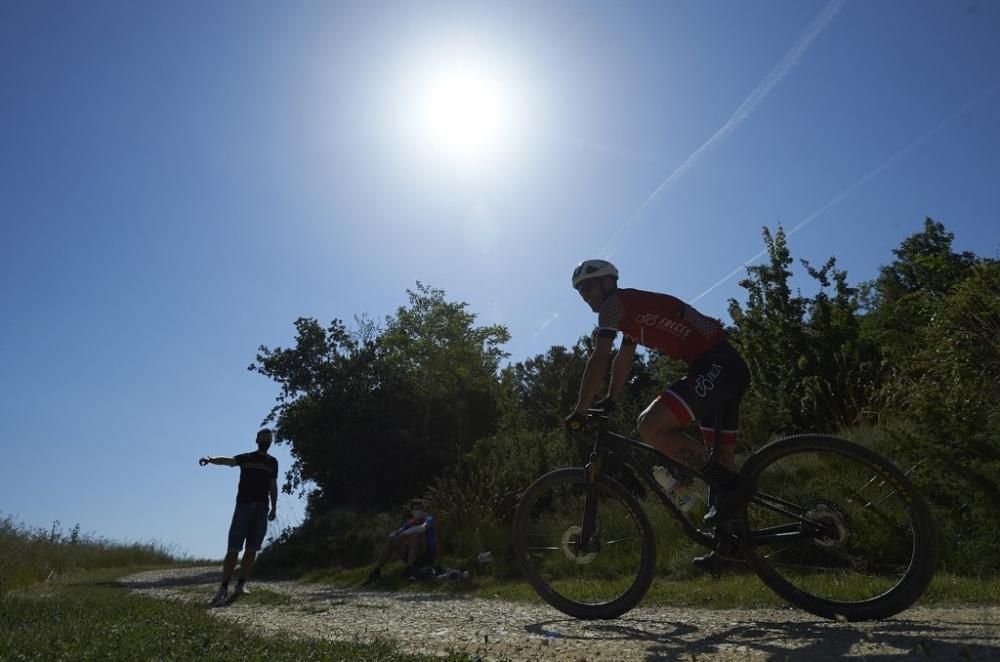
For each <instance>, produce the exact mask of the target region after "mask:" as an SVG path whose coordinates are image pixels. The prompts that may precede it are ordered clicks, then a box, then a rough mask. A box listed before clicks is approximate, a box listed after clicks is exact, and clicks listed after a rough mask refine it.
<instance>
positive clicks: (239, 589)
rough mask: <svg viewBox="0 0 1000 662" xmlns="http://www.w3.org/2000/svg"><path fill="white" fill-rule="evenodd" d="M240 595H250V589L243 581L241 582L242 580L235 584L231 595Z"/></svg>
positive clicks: (235, 596) (236, 596)
mask: <svg viewBox="0 0 1000 662" xmlns="http://www.w3.org/2000/svg"><path fill="white" fill-rule="evenodd" d="M241 595H250V589H248V588H247V585H246V584H245V583H243V582H240V583H239V584H237V585H236V590H235V591H233V597H234V598H238V597H240V596H241Z"/></svg>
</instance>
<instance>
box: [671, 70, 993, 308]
mask: <svg viewBox="0 0 1000 662" xmlns="http://www.w3.org/2000/svg"><path fill="white" fill-rule="evenodd" d="M998 89H1000V81H997V82H996V83H994V84H993V85H991V86H989V87H988V88H986V90H985V91H984V92H982V93H980V94H979V95H978V96H976V97H975V98H974V99H973V100H972V101H969V102H967V103H966V104H965V105H964V106H962V107H960V108H959V109H958V110H956V111H955V112H953V113H952V114H951V115H949V116H948V117H946V118H944V119H943V120H941V121H940V122H938V123H937V125H935V126H933V127H931V128H930V129H929V130H927V131H925V132H924V133H923V134H921V135H920V136H918V137H917V139H916V140H914V141H913V142H911V143H910V144H908V145H907V146H906V147H904V148H902V149H901V150H899V151H898V152H896V153H895V154H893V155H892V156H890V157H889V158H888V159H886V160H885V162H883V163H882V164H881V165H880V166H878V167H877V168H875V169H874V170H872V171H871V172H869V173H868V174H866V175H865V176H864V177H862V178H861V179H859V180H858V181H856V182H854V183H853V184H851V185H850V186H848V187H847V188H846V189H845V190H844V191H843V192H841V193H839V194H838V195H836V196H834V197H833V198H832V199H831V200H830V201H829V202H827V203H826V204H825V205H823V206H822V207H820V208H819V209H817V210H816V211H814V212H813V213H811V214H809V215H808V216H806V217H805V218H804V219H802V220H801V221H799V222H798V224H796V225H795V227H793V228H792V229H791V230H789V231H788V232H786V233H785V236H789V237H790V236H791V235H793V234H795V233H796V232H798V231H799V230H801V229H802V228H804V227H805V226H807V225H809V224H810V223H812V222H813V221H814V220H816V219H817V218H819V217H820V216H821V215H822V214H823V213H825V212H826V211H827V210H828V209H830V207H833V206H834V205H835V204H837V203H838V202H840V201H841V200H843V199H844V198H846V197H847V196H849V195H850V194H851V193H854V191H856V190H857V189H858V188H860V187H862V186H864V185H865V184H867V183H868V182H869V181H871V180H872V179H873V178H874V177H875V176H877V175H878V174H880V173H881V172H882V171H883V170H885V169H887V168H888V167H889V166H891V165H892V164H893V163H895V162H896V161H898V160H899V159H901V158H903V157H904V156H905V155H906V154H908V153H909V152H911V151H912V150H914V149H916V148H917V147H919V146H920V145H921V144H922V143H923V142H924V141H926V140H927V139H928V138H930V137H931V136H933V135H934V134H935V133H937V132H938V131H940V130H941V129H943V128H944V127H946V126H948V125H949V124H951V123H952V122H954V121H955V120H957V119H958V118H959V117H961V116H962V115H964V114H965V113H967V112H969V110H971V109H972V107H973V106H975V105H977V104H978V103H979V102H981V101H983V100H984V99H985V98H986V97H988V96H990V95H991V94H993V93H994V92H996V91H997V90H998ZM766 253H767V249H764V250H762V251H760V252H759V253H757V254H756V255H754V256H753V257H751V258H750V259H749V260H747V261H746V262H744V263H743V264H741V265H740V266H738V267H736V268H735V269H733V270H732V271H730V272H729V273H728V274H726V275H725V276H724V277H723V278H721V279H720V280H719V281H718V282H717V283H715V284H714V285H712V286H711V287H710V288H708V289H707V290H705V291H704V292H702V293H701V294H699V295H698V296H696V297H695V298H693V299H691V303H694V302H696V301H698V300H699V299H701V298H702V297H703V296H705V295H706V294H708V293H709V292H711V291H712V290H714V289H715V288H717V287H719V286H720V285H722V284H723V283H725V282H726V281H727V280H729V279H730V278H732V277H733V276H735V275H736V274H738V273H739V272H740V271H742V270H743V269H745V268H746V267H748V266H750V265H751V264H753V263H754V262H756V261H757V260H759V259H760V258H762V257H763V256H764V255H765V254H766Z"/></svg>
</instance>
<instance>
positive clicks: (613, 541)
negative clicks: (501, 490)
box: [513, 409, 936, 621]
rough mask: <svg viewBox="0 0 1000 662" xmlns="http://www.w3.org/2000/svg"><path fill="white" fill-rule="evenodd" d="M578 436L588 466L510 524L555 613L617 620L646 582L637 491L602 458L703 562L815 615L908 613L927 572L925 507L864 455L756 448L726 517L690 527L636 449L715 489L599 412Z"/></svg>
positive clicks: (555, 483) (572, 471) (800, 443)
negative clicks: (752, 579)
mask: <svg viewBox="0 0 1000 662" xmlns="http://www.w3.org/2000/svg"><path fill="white" fill-rule="evenodd" d="M585 430H587V431H592V432H593V433H594V445H593V450H592V451H591V454H590V460H589V462H588V463H587V465H586V466H584V467H569V468H563V469H557V470H555V471H552V472H550V473H547V474H545V475H544V476H542V477H540V478H539V479H538V480H536V481H535V482H534V483H532V484H531V486H530V487H528V489H527V490H526V491H525V492H524V493H523V494H522V496H521V499H520V502H519V504H518V507H517V511H516V513H515V516H514V525H513V526H514V529H513V542H514V551H515V554H516V556H517V561H518V564H519V566H520V567H521V570H522V571H523V572H524V574H525V576H526V577H527V579H528V581H529V582H530V584H531V586H532V587H533V588H534V589H535V591H537V592H538V594H539V595H540V596H541V597H542V598H543V599H544V600H545V601H546V602H548V603H549V604H550V605H552V606H553V607H555V608H556V609H558V610H559V611H562V612H563V613H565V614H568V615H570V616H573V617H576V618H581V619H595V618H604V619H608V618H616V617H618V616H620V615H622V614H624V613H625V612H627V611H628V610H629V609H631V608H632V607H634V606H635V605H637V604H638V603H639V601H641V600H642V598H643V596H644V595H645V594H646V591H647V590H648V589H649V587H650V584H651V583H652V580H653V574H654V566H655V559H656V547H655V543H656V540H655V538H656V535H655V534H654V531H653V527H652V525H651V524H650V520H649V517H648V515H647V514H646V512H645V510H644V509H643V507H642V505H641V503H640V500H639V497H637V493H639V494H640V495H641V493H642V490H637V489H635V486H633V487H632V489H628V488H626V487H625V484H623V482H621V481H619V480H616V479H614V478H612V477H611V476H610V475H608V472H607V471H606V467H607V466H609V458H610V457H611V456H614V457H615V458H617V459H618V460H620V461H621V463H622V464H624V465H627V466H628V467H631V469H632V470H633V471H634V475H635V477H636V478H637V479H638V483H641V484H642V485H644V486H645V491H646V492H647V493H649V494H652V495H653V496H655V497H656V499H655V501H658V502H660V503H662V505H663V506H664V507H666V508H667V509H668V510H669V511H670V513H671V514H672V516H673V517H674V518H676V519H677V520H678V521H679V522H680V529H681V530H682V531H683V533H684V535H686V536H687V537H688V538H689V539H691V540H693V541H694V542H696V543H698V544H699V545H701V546H703V547H705V548H707V549H709V550H713V551H714V552H715V556H714V557H713V558H715V559H719V558H725V559H742V560H743V561H745V562H746V564H747V565H749V567H750V568H751V569H753V571H754V572H755V573H756V574H757V575H758V576H759V577H760V579H761V580H763V582H764V583H765V584H766V585H767V586H768V587H769V588H771V590H773V591H774V592H775V593H777V594H778V595H779V596H781V597H782V598H784V599H785V600H787V601H788V602H790V603H791V604H793V605H795V606H797V607H799V608H801V609H804V610H806V611H808V612H811V613H813V614H816V615H817V616H821V617H824V618H831V619H846V620H849V621H861V620H873V619H880V618H887V617H889V616H892V615H894V614H897V613H899V612H900V611H902V610H904V609H906V608H907V607H909V606H910V605H912V604H913V603H914V602H916V600H917V599H918V598H919V597H920V596H921V594H922V593H923V592H924V590H925V589H926V588H927V586H928V584H929V583H930V581H931V577H932V576H933V574H934V568H935V563H936V550H935V538H934V528H933V524H932V520H931V515H930V511H929V509H928V507H927V505H926V503H925V501H924V500H923V498H922V497H921V496H920V494H919V492H918V491H917V489H916V488H915V487H914V486H913V484H912V482H911V481H910V479H909V478H908V477H907V476H906V475H905V474H904V473H903V472H902V471H900V470H899V469H898V468H897V467H896V466H895V465H893V464H892V463H891V462H889V461H888V460H886V459H884V458H882V457H881V456H879V455H878V454H876V453H875V452H873V451H871V450H869V449H867V448H865V447H863V446H860V445H858V444H855V443H852V442H849V441H846V440H844V439H839V438H837V437H831V436H825V435H818V434H804V435H796V436H790V437H785V438H783V439H778V440H776V441H774V442H772V443H770V444H768V445H767V446H764V447H763V448H761V449H760V450H758V451H757V452H755V453H753V455H751V456H750V457H749V458H748V459H747V461H746V462H745V463H744V464H743V467H742V468H741V470H740V474H741V476H742V477H743V478H744V479H745V480H748V481H751V482H752V484H753V485H754V488H755V489H754V493H753V494H752V496H751V497H750V498H749V499H748V500H747V501H746V502H745V503H744V504H742V505H741V506H740V508H739V509H738V514H737V516H736V517H735V518H734V519H733V520H731V521H730V522H727V523H725V524H720V525H719V526H717V527H715V528H714V529H710V530H701V529H699V526H698V523H696V522H695V520H694V518H693V517H690V516H688V515H687V514H686V513H685V512H684V511H683V510H682V509H681V508H680V507H678V506H677V505H676V504H675V503H674V501H673V500H672V499H671V498H670V497H669V496H668V494H667V493H666V492H665V490H664V489H663V487H661V485H660V484H659V483H658V482H657V481H656V480H655V479H654V477H653V474H652V473H651V471H650V468H649V462H648V461H645V462H644V461H642V460H640V459H639V457H637V452H641V453H643V454H649V453H651V454H653V455H654V457H655V463H658V464H660V465H662V466H664V467H667V468H668V469H669V470H670V472H671V473H673V474H674V475H675V476H683V475H687V476H689V477H690V479H693V480H694V481H696V483H697V484H700V485H702V487H704V486H706V485H707V486H708V488H709V489H710V490H716V489H717V487H716V486H715V485H712V484H711V483H710V482H709V481H707V479H706V478H705V477H704V476H703V475H702V474H701V473H699V472H697V471H692V470H690V469H687V468H685V467H683V466H681V465H679V464H678V463H676V462H674V461H673V460H671V459H670V458H669V457H667V456H665V455H663V454H662V453H659V452H658V451H657V450H656V449H655V448H653V447H652V446H650V445H648V444H645V443H644V442H642V441H640V440H638V439H632V438H630V437H626V436H623V435H620V434H617V433H615V432H611V431H609V430H608V417H607V416H606V415H605V414H604V412H603V411H601V410H593V409H592V410H590V412H588V415H587V422H586V424H585ZM716 438H718V437H716ZM715 461H716V459H715V452H714V451H713V452H712V454H711V460H710V462H715ZM625 482H631V481H625ZM655 501H654V503H655ZM699 523H700V520H699ZM716 573H717V570H713V574H716Z"/></svg>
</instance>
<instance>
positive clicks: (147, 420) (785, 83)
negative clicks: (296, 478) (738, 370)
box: [0, 0, 1000, 557]
mask: <svg viewBox="0 0 1000 662" xmlns="http://www.w3.org/2000/svg"><path fill="white" fill-rule="evenodd" d="M998 34H1000V4H998V3H996V2H976V1H974V0H969V1H964V2H933V1H930V0H915V1H913V2H903V1H902V0H900V1H892V2H888V1H887V2H859V1H847V2H840V1H839V0H834V1H833V2H830V1H828V0H823V1H809V0H795V1H792V0H787V1H774V0H770V1H766V2H764V1H754V2H735V1H732V2H728V1H727V2H722V1H715V2H623V3H607V2H552V3H542V2H523V3H521V2H509V3H469V2H456V3H441V2H420V3H417V2H407V3H395V2H379V3H368V2H286V3H274V2H180V3H154V2H146V3H136V2H105V1H97V2H48V1H37V0H31V1H26V0H7V1H5V2H4V3H2V4H0V223H2V228H3V246H4V248H5V249H6V250H5V251H4V259H3V260H2V261H0V297H2V311H3V313H2V324H0V365H2V373H0V375H2V376H0V436H2V438H3V447H4V453H3V461H2V463H0V471H2V475H0V513H2V514H3V515H9V516H12V517H14V518H15V519H17V520H19V521H21V522H24V523H26V524H29V525H33V526H41V527H48V526H49V525H50V524H51V522H52V521H53V520H59V521H60V522H62V524H63V526H64V527H65V528H69V527H71V526H72V525H73V524H75V523H79V524H80V526H81V528H82V529H83V530H84V531H86V532H89V533H92V534H95V535H100V536H106V537H110V538H113V539H118V540H128V541H134V540H139V541H148V540H156V541H159V542H161V543H163V544H165V545H168V546H170V547H172V548H173V549H174V550H175V551H177V552H178V553H182V554H190V555H195V556H202V557H219V556H221V555H222V553H223V552H224V545H225V533H226V527H227V526H228V522H229V517H230V514H231V510H232V503H233V500H234V495H235V489H236V482H237V473H236V471H235V470H231V469H227V468H221V467H207V468H200V467H198V465H197V462H196V461H197V458H198V457H199V456H200V455H203V454H216V455H232V454H235V453H237V452H242V451H246V450H249V449H251V448H252V447H253V437H254V433H255V432H256V429H257V426H258V424H259V422H260V420H261V419H262V417H263V416H264V415H265V414H266V413H267V411H268V410H269V409H270V407H271V405H272V404H273V402H274V398H275V396H276V395H277V388H276V386H275V385H274V384H272V383H270V382H268V381H266V380H265V379H264V378H262V377H260V376H259V375H255V374H252V373H249V372H248V371H247V370H246V368H247V366H248V365H249V364H250V363H251V362H252V361H253V360H254V357H255V353H256V349H257V347H258V346H259V345H261V344H265V345H269V346H272V347H274V346H278V345H285V346H287V345H288V344H290V343H291V342H292V340H293V331H294V329H293V327H292V322H293V320H295V319H296V318H297V317H299V316H309V317H316V318H318V319H320V320H321V321H324V322H325V321H329V320H330V319H332V318H335V317H336V318H341V319H345V320H351V319H352V317H353V316H354V315H359V314H367V315H369V316H371V317H373V318H375V319H381V318H383V317H384V316H385V315H387V314H391V313H393V312H394V311H395V309H396V308H397V307H398V306H400V305H403V304H405V303H406V289H407V288H408V287H409V288H412V287H413V285H414V283H415V282H416V281H417V280H420V281H422V282H424V283H427V284H430V285H432V286H434V287H437V288H440V289H443V290H444V291H445V292H446V294H447V296H448V297H449V298H450V299H455V300H463V301H466V302H468V303H469V306H470V309H471V310H472V311H473V312H474V313H476V314H477V315H478V316H479V321H480V322H482V323H503V324H506V325H507V326H508V328H509V329H510V331H511V333H512V335H513V338H512V340H511V342H510V343H509V344H508V345H507V350H508V351H509V352H510V353H511V358H512V360H522V359H525V358H527V357H529V356H531V355H534V354H536V353H540V352H543V351H545V350H546V349H547V348H548V347H549V346H551V345H554V344H563V345H569V344H572V343H573V342H574V341H575V340H576V339H577V338H578V337H579V336H580V335H582V334H584V333H586V332H588V331H589V330H590V329H591V327H592V325H593V323H594V317H593V314H592V313H590V311H589V309H587V307H586V306H584V305H583V304H582V303H581V302H580V301H579V300H578V297H576V295H575V294H574V293H573V291H572V290H571V289H570V287H569V274H570V271H571V270H572V267H573V266H574V265H575V264H576V263H577V262H578V261H579V260H581V259H584V258H588V257H605V258H609V259H611V260H613V261H614V262H616V263H617V264H618V266H619V269H620V270H621V272H622V284H623V285H626V286H633V287H640V288H645V289H653V290H660V291H666V292H670V293H672V294H675V295H677V296H680V297H682V298H686V299H688V300H696V302H697V303H696V305H697V306H698V307H699V308H700V309H702V310H703V312H706V313H709V314H712V315H715V316H718V317H721V318H723V319H725V320H728V315H727V313H726V302H727V300H728V299H730V298H734V297H735V298H737V299H740V300H741V299H742V290H741V289H740V288H739V286H738V284H737V281H738V280H739V276H740V275H741V274H742V269H741V267H742V265H743V264H744V263H745V262H747V261H748V260H752V259H754V258H755V256H757V255H758V253H759V251H760V250H761V248H762V243H761V239H760V231H761V227H762V226H765V225H767V226H769V227H772V228H773V227H775V226H776V225H777V224H779V223H780V224H782V225H783V226H784V227H785V228H786V230H792V229H793V228H796V229H795V230H794V232H793V233H792V234H791V235H790V239H789V243H790V245H791V249H792V252H793V255H794V256H795V257H796V258H806V259H808V260H810V261H812V262H814V263H819V262H822V261H823V260H825V259H826V258H827V257H829V256H831V255H834V256H836V257H837V260H838V264H839V266H840V267H841V268H845V269H847V271H848V274H849V278H850V280H851V281H852V282H858V281H861V280H865V279H869V278H871V277H873V276H874V275H875V274H876V272H877V269H878V266H879V265H880V264H884V263H886V262H888V261H889V260H891V252H890V251H891V250H892V249H893V248H894V247H896V246H898V245H899V243H900V242H901V241H902V240H903V239H905V238H906V237H907V236H909V235H910V234H912V233H914V232H916V231H918V230H919V229H920V228H921V226H922V222H923V219H924V217H925V216H932V217H933V218H935V219H936V220H939V221H941V222H943V223H944V224H945V225H946V227H947V228H948V229H949V230H951V231H952V232H954V233H955V237H956V238H955V247H956V248H957V249H959V250H972V251H975V252H977V253H979V254H980V255H988V256H991V257H992V256H996V255H997V254H998V253H1000V40H998V39H997V38H996V37H997V35H998ZM456 72H459V73H458V74H456ZM456 76H458V78H456ZM455 80H461V81H464V82H462V83H460V84H456V83H454V81H455ZM449 81H452V82H449ZM470 81H471V82H470ZM449 85H451V87H450V88H449ZM463 86H464V87H463ZM452 88H454V89H456V90H457V91H455V92H451V93H447V92H448V90H449V89H452ZM442 89H444V90H445V92H446V93H445V95H444V96H443V97H442V96H441V95H437V96H435V95H436V94H437V91H439V90H442ZM470 89H471V90H476V91H478V92H475V95H476V97H475V98H476V99H479V101H480V102H481V101H482V100H483V99H486V100H487V101H488V104H487V105H485V106H476V105H475V104H474V103H473V102H472V101H470V97H469V94H472V93H469V92H466V93H465V96H462V90H470ZM449 94H450V96H449ZM435 99H437V101H435ZM484 118H489V119H490V121H486V120H485V119H484ZM442 125H443V126H444V127H445V130H444V133H442V132H441V131H442V129H441V126H442ZM456 135H457V136H459V138H456ZM734 273H735V275H732V276H730V275H731V274H734ZM727 276H730V277H728V278H727ZM801 282H802V285H803V287H807V286H808V284H807V283H805V281H801ZM359 443H364V440H359ZM275 454H276V455H277V456H278V458H279V460H280V461H281V462H282V464H283V465H284V466H285V467H287V465H288V454H287V451H286V449H284V448H282V447H277V448H276V450H275ZM280 511H281V513H280V517H281V523H282V524H295V523H296V522H297V521H298V520H299V519H300V518H301V512H302V508H301V506H300V505H299V504H298V503H297V502H295V500H294V499H290V498H288V497H284V498H283V501H282V504H281V508H280Z"/></svg>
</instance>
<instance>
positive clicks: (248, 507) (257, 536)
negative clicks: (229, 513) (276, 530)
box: [229, 501, 268, 552]
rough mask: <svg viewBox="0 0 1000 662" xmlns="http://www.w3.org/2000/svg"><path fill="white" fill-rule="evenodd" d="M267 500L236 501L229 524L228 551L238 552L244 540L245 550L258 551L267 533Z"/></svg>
mask: <svg viewBox="0 0 1000 662" xmlns="http://www.w3.org/2000/svg"><path fill="white" fill-rule="evenodd" d="M267 506H268V504H267V501H257V502H254V503H237V504H236V509H235V510H234V511H233V522H232V524H230V525H229V551H230V552H238V551H240V550H241V549H243V541H244V540H245V541H246V544H247V551H251V550H252V551H255V552H256V551H260V546H261V545H262V544H263V543H264V535H265V534H267V513H268V507H267Z"/></svg>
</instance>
